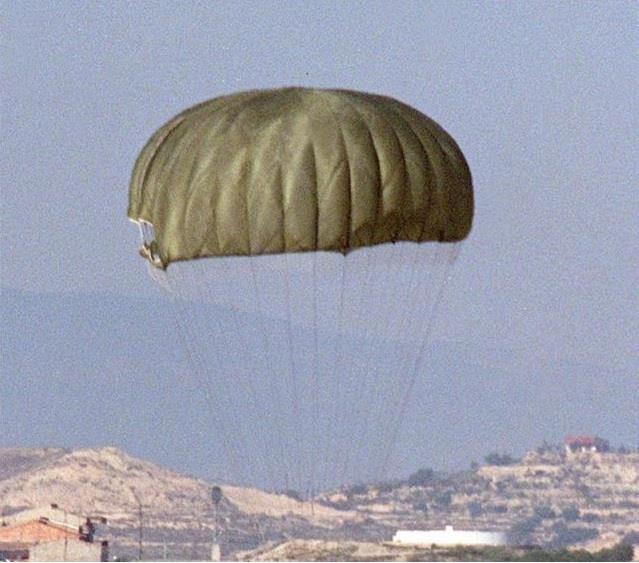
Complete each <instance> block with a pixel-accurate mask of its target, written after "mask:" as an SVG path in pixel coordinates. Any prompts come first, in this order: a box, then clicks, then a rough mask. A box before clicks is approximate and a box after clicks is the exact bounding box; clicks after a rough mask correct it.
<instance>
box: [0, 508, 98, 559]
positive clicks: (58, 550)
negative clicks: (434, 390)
mask: <svg viewBox="0 0 639 563" xmlns="http://www.w3.org/2000/svg"><path fill="white" fill-rule="evenodd" d="M96 522H97V523H98V524H106V519H105V518H97V519H95V518H94V519H92V518H90V517H84V516H78V515H76V514H70V513H68V512H66V511H65V510H62V509H60V508H59V507H58V506H57V505H55V504H52V505H50V506H48V507H43V508H35V509H31V510H24V511H22V512H19V513H17V514H12V515H11V516H4V517H2V519H1V520H0V559H1V560H8V561H107V560H108V557H109V553H108V542H106V541H95V535H96Z"/></svg>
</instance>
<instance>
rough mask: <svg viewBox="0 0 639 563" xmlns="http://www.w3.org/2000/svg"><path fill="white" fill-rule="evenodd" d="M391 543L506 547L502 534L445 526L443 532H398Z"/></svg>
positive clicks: (506, 542) (506, 543)
mask: <svg viewBox="0 0 639 563" xmlns="http://www.w3.org/2000/svg"><path fill="white" fill-rule="evenodd" d="M393 543H397V544H401V545H418V546H428V547H430V546H431V545H438V546H451V545H492V546H496V545H508V538H507V536H506V534H505V533H503V532H481V531H476V530H455V529H454V528H453V527H452V526H446V528H444V529H443V530H398V531H397V532H396V533H395V535H394V536H393Z"/></svg>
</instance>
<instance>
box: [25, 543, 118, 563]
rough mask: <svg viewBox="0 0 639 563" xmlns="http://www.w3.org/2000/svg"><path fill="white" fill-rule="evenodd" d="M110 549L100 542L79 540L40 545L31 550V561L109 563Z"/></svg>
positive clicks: (32, 547)
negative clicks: (103, 562) (90, 562)
mask: <svg viewBox="0 0 639 563" xmlns="http://www.w3.org/2000/svg"><path fill="white" fill-rule="evenodd" d="M107 560H108V549H105V548H103V546H102V545H101V544H100V543H99V542H95V543H88V542H85V541H79V540H68V541H66V542H65V541H64V540H62V541H53V542H45V543H39V544H37V545H34V546H31V547H30V548H29V561H107Z"/></svg>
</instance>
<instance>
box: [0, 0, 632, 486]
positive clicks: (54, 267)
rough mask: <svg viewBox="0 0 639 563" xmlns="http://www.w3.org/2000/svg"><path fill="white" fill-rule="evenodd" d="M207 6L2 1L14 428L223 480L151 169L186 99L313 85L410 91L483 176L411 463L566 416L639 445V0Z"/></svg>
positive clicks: (496, 443) (19, 437) (557, 427)
mask: <svg viewBox="0 0 639 563" xmlns="http://www.w3.org/2000/svg"><path fill="white" fill-rule="evenodd" d="M186 6H188V8H186V9H185V8H183V7H182V5H177V4H173V5H171V4H169V5H159V4H150V3H140V4H134V3H127V2H115V3H111V4H109V5H106V4H98V3H95V2H88V3H86V2H66V3H63V4H56V5H54V4H43V3H37V2H21V3H19V4H16V3H14V4H9V3H6V4H4V5H3V7H2V9H3V12H4V15H5V17H4V18H3V19H4V22H3V35H4V41H3V45H2V49H3V62H4V64H3V69H2V73H3V77H4V80H3V86H2V87H1V88H2V90H1V93H2V133H1V139H2V147H3V151H4V154H5V158H4V159H3V161H2V163H1V164H0V170H1V172H0V178H1V182H2V227H1V233H0V235H1V237H0V241H1V245H2V272H1V285H2V311H3V313H2V319H3V320H2V328H1V331H2V342H1V346H2V358H3V359H2V366H1V375H0V414H1V415H2V419H3V421H9V423H8V424H7V423H6V422H5V428H4V430H3V433H2V437H0V446H17V445H24V446H36V445H51V446H65V447H77V446H89V445H99V444H104V445H106V444H112V445H115V446H118V447H122V448H123V449H125V450H126V451H128V452H130V453H131V454H133V455H136V456H139V457H144V458H147V459H151V460H154V461H157V462H159V463H163V464H166V465H169V466H171V467H174V468H176V469H180V470H183V471H187V472H191V473H194V474H197V475H201V476H210V472H211V464H210V459H209V458H210V457H211V455H213V454H214V453H215V449H214V448H211V447H208V446H206V441H205V438H206V436H207V433H208V432H210V423H209V421H208V419H207V417H206V416H204V415H202V416H199V415H198V416H196V417H193V416H192V415H193V412H195V413H199V412H200V411H202V410H203V406H202V404H201V401H200V400H199V398H198V397H197V390H196V389H195V388H194V387H193V386H192V384H191V383H189V381H188V380H187V379H183V378H181V377H180V374H181V373H183V371H184V369H185V367H184V358H183V357H182V355H181V351H180V350H179V348H177V347H175V346H173V345H172V343H171V342H170V339H169V338H168V337H167V327H171V326H172V324H171V323H172V319H171V318H170V315H169V313H168V311H167V310H166V308H164V307H163V305H162V303H163V301H162V299H163V297H162V294H161V293H160V291H159V290H158V289H157V288H156V287H155V286H154V285H153V284H152V283H151V282H150V279H149V276H148V275H147V273H146V271H145V270H146V267H145V265H144V264H143V263H142V260H140V258H139V256H138V254H137V246H138V233H137V229H136V228H135V227H134V226H133V225H131V224H130V223H129V222H128V221H127V220H126V217H125V210H126V201H127V186H128V181H129V175H130V172H131V168H132V166H133V162H134V159H135V157H136V156H137V154H138V151H139V150H140V148H141V147H142V145H143V144H144V142H146V140H147V139H148V137H149V136H150V135H151V134H152V133H153V131H155V130H156V129H157V127H159V126H160V125H161V124H162V123H164V122H165V121H167V120H168V119H169V118H170V117H172V116H173V115H174V114H176V113H177V112H178V111H180V110H182V109H183V108H185V107H188V106H190V105H192V104H194V103H197V102H199V101H201V100H204V99H208V98H212V97H215V96H218V95H222V94H226V93H230V92H233V91H237V90H246V89H252V88H271V87H278V86H284V85H291V84H295V85H302V86H316V87H340V88H349V89H356V90H364V91H373V92H378V93H383V94H387V95H390V96H394V97H396V98H398V99H400V100H403V101H405V102H407V103H409V104H411V105H413V106H415V107H416V108H418V109H419V110H421V111H423V112H424V113H426V114H427V115H430V116H432V117H433V118H434V119H436V120H437V121H438V122H439V123H441V124H442V125H443V126H444V127H445V128H446V129H447V130H448V131H449V132H450V133H451V134H452V135H453V136H454V137H455V139H456V140H457V141H458V142H459V144H460V146H461V148H462V150H463V151H464V154H465V155H466V158H467V159H468V161H469V165H470V168H471V170H472V172H473V178H474V185H475V200H476V216H475V223H474V228H473V232H472V233H471V235H470V237H469V239H468V241H467V242H465V244H464V247H463V249H462V252H461V255H460V257H459V259H458V262H457V264H456V267H455V274H454V278H453V281H452V283H451V284H450V286H449V288H448V290H447V293H446V295H445V301H444V303H443V306H442V309H441V312H440V314H439V316H438V322H437V325H436V330H435V334H434V337H433V346H432V349H433V352H432V353H433V360H432V363H431V367H430V371H429V376H428V377H424V378H423V379H422V380H421V383H420V385H421V387H419V388H418V389H416V391H415V401H414V402H413V405H412V407H411V410H410V412H409V413H408V419H407V425H406V429H405V433H404V434H403V436H402V442H401V443H400V444H399V445H398V448H399V450H398V454H397V456H396V457H397V459H396V463H395V464H394V466H393V474H394V476H395V475H396V476H402V475H406V474H408V473H409V472H410V471H413V470H414V469H416V468H418V467H424V466H432V467H435V468H442V469H445V468H459V467H463V466H467V465H468V464H469V463H470V461H472V460H474V459H480V458H481V457H482V456H483V455H484V454H485V453H487V452H489V451H492V450H498V451H503V452H510V453H513V454H515V455H517V454H520V453H522V452H523V450H525V449H526V448H529V447H534V446H535V445H537V444H539V443H541V442H542V441H543V440H548V441H559V440H561V439H562V437H563V435H564V434H566V433H592V434H600V435H602V436H603V437H605V438H608V439H610V441H611V442H612V443H614V444H621V443H627V444H630V445H637V442H638V440H639V420H637V415H636V406H635V405H636V402H637V399H638V398H639V383H638V381H637V374H638V373H639V355H638V354H637V348H638V346H637V343H638V342H639V315H638V314H637V312H638V309H639V294H638V293H637V287H638V286H639V269H638V268H637V264H639V221H637V217H639V198H638V197H637V194H636V187H637V185H638V182H637V180H638V174H637V172H638V171H639V167H638V166H637V164H638V160H637V155H636V147H637V146H638V143H637V141H638V140H639V139H638V133H637V131H639V117H638V116H639V107H638V105H639V104H638V102H637V95H636V91H637V86H638V84H637V76H639V63H638V61H637V58H636V56H635V55H634V50H635V48H636V43H637V31H636V30H637V29H638V28H639V25H638V24H639V9H638V8H637V5H636V3H633V2H615V3H605V4H564V3H560V2H550V3H546V4H544V5H543V6H542V5H540V4H524V3H507V4H491V3H475V2H459V3H455V4H454V5H450V4H449V3H446V2H396V3H394V4H393V9H392V10H389V9H388V3H386V2H350V3H344V4H337V3H335V4H333V5H332V6H331V10H326V9H323V8H322V7H320V6H318V5H314V4H310V3H293V2H288V3H286V2H283V3H275V2H262V3H259V4H256V3H232V2H220V3H216V4H214V5H211V4H207V3H200V2H192V3H189V4H186ZM633 47H635V48H633ZM169 386H171V388H172V393H167V391H166V390H167V388H168V387H169ZM185 404H187V405H190V408H188V409H185V408H184V405H185ZM158 421H160V423H161V429H162V431H161V432H158Z"/></svg>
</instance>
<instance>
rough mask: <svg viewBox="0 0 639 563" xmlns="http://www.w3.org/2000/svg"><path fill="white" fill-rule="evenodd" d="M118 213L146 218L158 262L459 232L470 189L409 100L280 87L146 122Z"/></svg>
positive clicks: (442, 140) (467, 213) (454, 153)
mask: <svg viewBox="0 0 639 563" xmlns="http://www.w3.org/2000/svg"><path fill="white" fill-rule="evenodd" d="M128 215H129V217H130V218H131V219H132V220H134V221H136V222H145V223H150V224H151V225H152V227H153V229H154V236H155V240H154V241H153V245H154V246H153V250H152V254H153V257H154V259H155V260H156V262H157V264H158V265H161V266H164V267H166V266H167V265H168V264H169V263H171V262H173V261H177V260H188V259H193V258H203V257H207V256H246V255H261V254H273V253H285V252H303V251H319V250H325V251H339V252H343V253H347V252H348V251H350V250H353V249H356V248H358V247H362V246H372V245H376V244H382V243H387V242H395V241H415V242H425V241H440V242H456V241H460V240H462V239H464V238H465V237H466V236H467V235H468V233H469V231H470V229H471V224H472V217H473V192H472V181H471V175H470V171H469V169H468V166H467V164H466V161H465V159H464V156H463V154H462V152H461V150H460V149H459V147H458V146H457V144H456V143H455V141H454V140H453V139H452V138H451V137H450V135H448V134H447V133H446V132H445V131H444V130H443V129H442V128H441V127H440V126H439V125H437V124H436V123H435V122H434V121H433V120H431V119H430V118H428V117H426V116H425V115H423V114H422V113H420V112H419V111H417V110H415V109H414V108H411V107H410V106H408V105H406V104H403V103H401V102H399V101H397V100H394V99H392V98H388V97H383V96H379V95H373V94H366V93H360V92H353V91H345V90H320V89H306V88H283V89H277V90H263V91H250V92H242V93H237V94H233V95H229V96H223V97H220V98H215V99H213V100H210V101H207V102H204V103H202V104H199V105H197V106H194V107H193V108H190V109H188V110H186V111H184V112H183V113H181V114H179V115H178V116H176V117H175V118H173V119H172V120H171V121H169V122H168V123H167V124H166V125H164V126H163V127H162V128H160V129H159V130H158V131H157V132H156V133H155V134H154V135H153V137H152V138H151V139H150V140H149V142H148V143H147V145H146V146H145V147H144V149H143V150H142V152H141V154H140V155H139V157H138V159H137V162H136V165H135V168H134V170H133V175H132V179H131V185H130V193H129V210H128ZM147 250H148V249H147Z"/></svg>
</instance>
